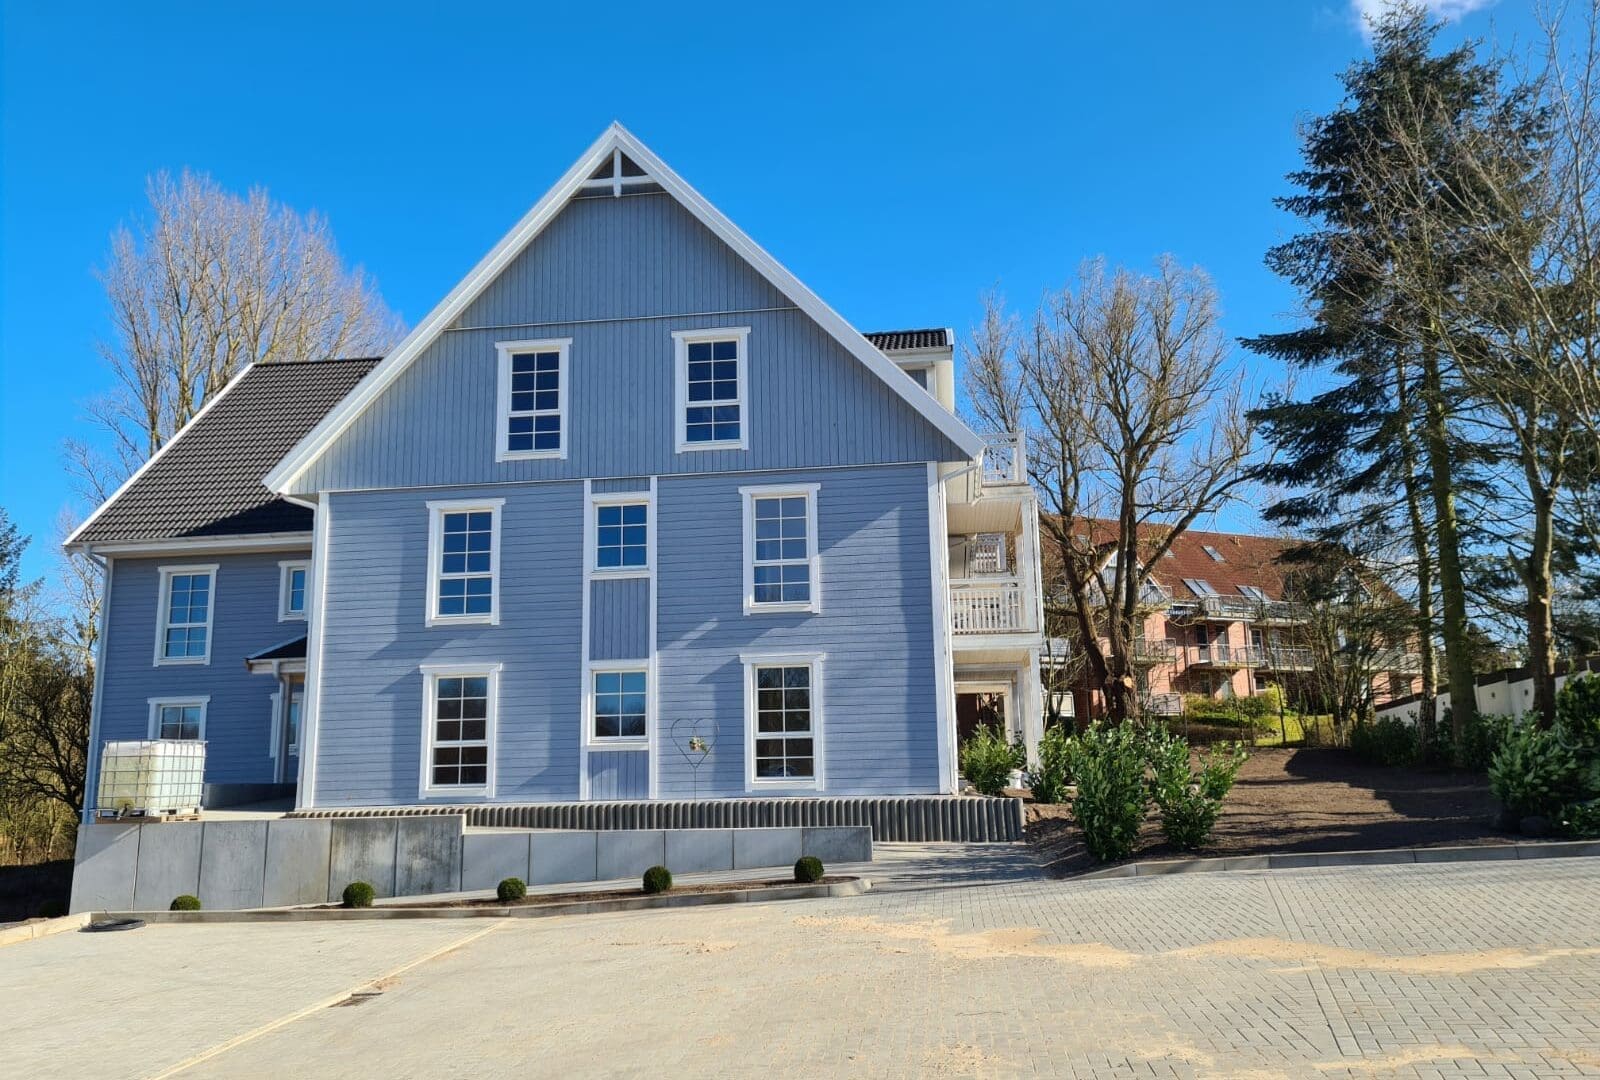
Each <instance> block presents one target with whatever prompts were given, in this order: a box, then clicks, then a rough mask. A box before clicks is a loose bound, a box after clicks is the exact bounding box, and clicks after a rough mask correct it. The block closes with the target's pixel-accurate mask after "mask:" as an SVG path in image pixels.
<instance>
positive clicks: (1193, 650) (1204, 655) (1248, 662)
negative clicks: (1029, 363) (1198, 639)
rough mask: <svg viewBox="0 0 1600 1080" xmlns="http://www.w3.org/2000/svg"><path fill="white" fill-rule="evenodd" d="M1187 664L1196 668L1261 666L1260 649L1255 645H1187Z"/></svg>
mask: <svg viewBox="0 0 1600 1080" xmlns="http://www.w3.org/2000/svg"><path fill="white" fill-rule="evenodd" d="M1189 666H1190V667H1198V668H1247V667H1260V666H1261V649H1260V648H1258V647H1257V646H1255V645H1228V644H1225V643H1222V642H1215V643H1213V644H1210V645H1190V646H1189Z"/></svg>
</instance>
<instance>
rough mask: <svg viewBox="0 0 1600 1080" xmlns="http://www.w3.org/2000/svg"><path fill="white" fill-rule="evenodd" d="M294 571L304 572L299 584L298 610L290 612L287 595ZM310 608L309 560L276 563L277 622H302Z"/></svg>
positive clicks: (289, 560)
mask: <svg viewBox="0 0 1600 1080" xmlns="http://www.w3.org/2000/svg"><path fill="white" fill-rule="evenodd" d="M296 570H301V571H304V573H305V578H304V580H303V581H302V583H301V590H300V605H301V606H300V610H299V611H291V610H290V608H289V594H290V592H292V591H293V590H292V589H291V588H290V582H291V580H292V578H291V575H293V573H294V572H295V571H296ZM310 607H311V560H310V559H284V560H282V561H280V562H279V563H278V621H279V622H304V621H305V618H306V611H307V610H308V609H309V608H310Z"/></svg>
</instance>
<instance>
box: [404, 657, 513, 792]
mask: <svg viewBox="0 0 1600 1080" xmlns="http://www.w3.org/2000/svg"><path fill="white" fill-rule="evenodd" d="M422 678H423V683H424V686H425V690H424V692H423V695H422V697H423V713H422V724H423V737H422V785H421V793H422V794H423V795H425V796H426V795H493V794H494V725H495V700H496V698H497V697H498V691H499V683H500V665H499V664H492V665H488V666H469V667H453V666H443V665H424V666H423V668H422Z"/></svg>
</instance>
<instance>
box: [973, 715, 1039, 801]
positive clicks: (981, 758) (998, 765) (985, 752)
mask: <svg viewBox="0 0 1600 1080" xmlns="http://www.w3.org/2000/svg"><path fill="white" fill-rule="evenodd" d="M1027 760H1028V757H1027V753H1026V751H1024V750H1023V748H1022V744H1021V743H1020V742H1016V743H1008V742H1006V737H1005V735H1004V734H1002V733H1001V731H1000V729H999V728H998V727H995V726H994V725H992V724H980V725H979V726H978V730H977V731H975V732H973V733H972V736H971V738H969V739H967V741H966V742H965V743H964V744H962V747H961V775H962V776H965V777H966V778H967V779H968V780H970V781H971V782H972V786H973V787H975V788H977V789H978V792H979V793H980V794H983V795H998V794H1000V793H1001V792H1002V791H1004V790H1005V789H1006V785H1007V784H1009V783H1010V782H1011V774H1012V773H1013V772H1015V771H1016V770H1017V769H1020V768H1022V766H1023V765H1025V764H1027Z"/></svg>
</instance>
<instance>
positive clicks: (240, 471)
mask: <svg viewBox="0 0 1600 1080" xmlns="http://www.w3.org/2000/svg"><path fill="white" fill-rule="evenodd" d="M377 363H378V361H377V360H376V359H348V360H315V361H291V362H284V363H271V364H252V365H251V366H249V367H246V368H245V369H244V370H243V371H241V372H239V374H237V375H235V376H234V377H233V379H232V381H230V382H229V383H228V385H227V386H225V387H223V388H222V392H221V393H219V394H217V395H216V396H215V397H213V398H212V399H211V400H210V401H208V402H206V404H205V407H204V408H202V409H201V410H200V411H199V412H198V413H196V414H195V416H194V418H193V419H191V420H190V421H189V422H188V423H187V424H185V425H184V426H183V427H182V428H181V429H180V430H179V431H178V433H177V434H176V435H174V436H173V437H172V438H171V439H169V440H168V441H167V442H166V444H165V445H164V446H162V448H161V449H160V450H158V451H157V452H156V453H155V455H154V456H152V457H151V458H150V460H149V461H147V462H145V463H144V465H143V466H141V467H140V468H139V470H138V471H137V472H135V473H134V474H133V475H132V476H130V477H129V478H128V479H127V481H126V482H124V483H123V485H122V486H121V487H120V488H118V489H117V490H116V492H114V493H113V494H112V496H111V497H110V498H109V499H107V500H106V501H105V502H104V503H102V504H101V505H100V507H99V509H97V510H96V511H95V512H94V513H93V514H91V515H90V516H89V519H88V520H87V521H85V522H84V523H83V524H82V525H80V526H78V528H77V529H76V530H75V531H74V532H73V534H72V535H71V536H69V537H68V538H67V540H66V543H67V544H68V545H69V546H72V545H80V544H97V543H107V542H112V541H143V540H178V539H202V538H209V537H220V536H259V535H263V534H270V533H301V532H310V531H311V522H312V512H311V510H310V509H308V508H307V507H304V506H299V505H297V504H295V503H292V502H289V501H287V500H285V499H280V498H278V497H277V496H276V495H275V494H273V493H272V492H271V491H268V490H267V489H266V488H265V487H264V486H262V483H261V476H262V474H263V473H265V472H266V471H267V470H268V469H270V468H271V467H272V466H273V464H275V463H276V462H277V461H278V460H279V459H280V458H281V457H282V456H283V454H284V453H285V452H286V451H287V450H288V449H289V448H290V447H292V446H293V445H294V444H295V443H296V442H298V441H299V440H300V439H301V438H303V437H304V436H305V434H306V432H308V431H310V430H311V429H312V427H313V426H314V425H315V424H316V423H317V421H318V420H320V419H322V417H323V416H324V415H326V414H327V412H328V410H329V409H331V408H333V406H334V405H335V404H336V403H338V402H339V401H340V400H341V399H342V398H343V397H344V396H345V395H346V394H348V393H349V392H350V390H351V389H352V388H353V387H354V386H355V385H356V384H357V383H358V382H360V380H361V378H362V377H363V376H365V375H366V374H367V373H368V372H370V371H371V370H372V369H373V368H374V367H375V366H376V365H377Z"/></svg>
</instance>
